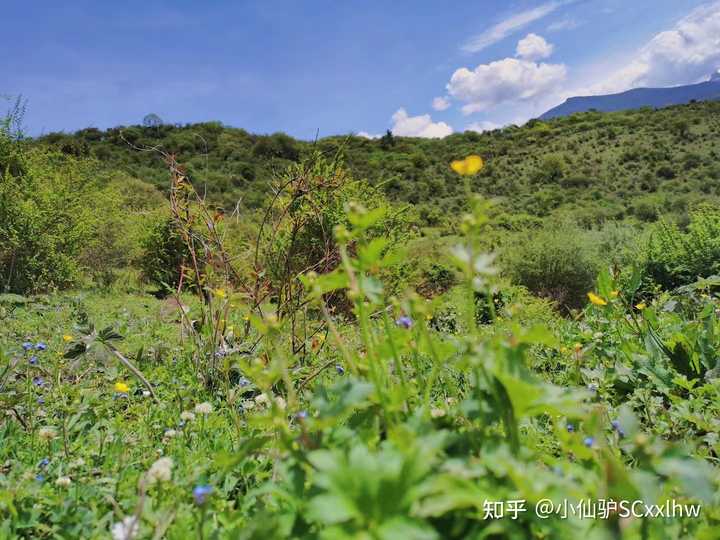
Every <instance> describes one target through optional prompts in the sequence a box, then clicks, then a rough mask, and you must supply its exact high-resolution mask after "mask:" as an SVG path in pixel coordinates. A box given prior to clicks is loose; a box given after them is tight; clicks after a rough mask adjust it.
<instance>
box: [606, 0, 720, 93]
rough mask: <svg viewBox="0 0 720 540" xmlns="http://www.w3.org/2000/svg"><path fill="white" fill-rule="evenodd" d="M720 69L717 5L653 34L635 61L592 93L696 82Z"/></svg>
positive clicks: (719, 5)
mask: <svg viewBox="0 0 720 540" xmlns="http://www.w3.org/2000/svg"><path fill="white" fill-rule="evenodd" d="M718 67H720V2H717V1H715V2H712V3H709V4H705V5H703V6H701V7H699V8H696V9H695V10H693V11H692V12H690V14H689V15H688V16H687V17H685V18H683V19H681V20H680V21H679V22H678V23H677V24H676V25H675V27H674V28H672V29H671V30H666V31H664V32H660V33H659V34H657V35H655V36H654V37H653V38H652V39H651V40H650V41H649V42H648V43H647V44H646V45H645V46H644V47H642V49H640V50H639V51H638V53H637V54H636V56H635V58H634V59H633V60H632V61H631V62H630V63H629V64H627V65H626V66H624V67H623V68H621V69H620V70H618V71H617V72H615V73H614V74H612V75H611V76H610V77H609V78H608V79H607V80H606V81H604V82H603V83H601V84H598V85H595V87H593V89H592V90H593V93H602V92H614V91H621V90H627V89H629V88H636V87H640V86H672V85H679V84H688V83H693V82H699V81H701V80H704V79H706V78H707V76H708V75H709V74H710V73H712V72H714V71H715V70H716V69H717V68H718Z"/></svg>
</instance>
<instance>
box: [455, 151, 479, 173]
mask: <svg viewBox="0 0 720 540" xmlns="http://www.w3.org/2000/svg"><path fill="white" fill-rule="evenodd" d="M483 165H484V163H483V160H482V158H481V157H480V156H476V155H472V156H468V157H466V158H465V159H458V160H455V161H453V162H452V163H450V168H451V169H452V170H453V171H455V172H456V173H458V174H459V175H461V176H472V175H474V174H477V173H478V172H479V171H480V169H482V168H483Z"/></svg>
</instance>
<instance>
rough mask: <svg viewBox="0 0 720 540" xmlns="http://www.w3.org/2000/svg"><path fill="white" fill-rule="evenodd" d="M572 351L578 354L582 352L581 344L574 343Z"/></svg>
mask: <svg viewBox="0 0 720 540" xmlns="http://www.w3.org/2000/svg"><path fill="white" fill-rule="evenodd" d="M573 349H574V350H575V352H580V351H581V350H582V343H575V345H573Z"/></svg>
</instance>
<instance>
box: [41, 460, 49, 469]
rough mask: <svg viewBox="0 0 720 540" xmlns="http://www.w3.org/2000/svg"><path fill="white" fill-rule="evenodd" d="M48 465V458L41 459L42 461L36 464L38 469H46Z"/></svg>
mask: <svg viewBox="0 0 720 540" xmlns="http://www.w3.org/2000/svg"><path fill="white" fill-rule="evenodd" d="M48 465H50V459H49V458H42V459H41V460H40V463H38V469H44V468H45V467H47V466H48Z"/></svg>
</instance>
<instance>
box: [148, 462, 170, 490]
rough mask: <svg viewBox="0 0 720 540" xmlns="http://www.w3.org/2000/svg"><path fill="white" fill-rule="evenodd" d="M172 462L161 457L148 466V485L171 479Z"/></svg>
mask: <svg viewBox="0 0 720 540" xmlns="http://www.w3.org/2000/svg"><path fill="white" fill-rule="evenodd" d="M173 465H174V463H173V460H172V459H170V458H169V457H162V458H160V459H158V460H157V461H156V462H155V463H153V464H152V465H151V466H150V469H149V470H148V472H147V480H148V483H149V484H150V485H152V484H155V483H159V482H169V481H170V480H171V479H172V468H173Z"/></svg>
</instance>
